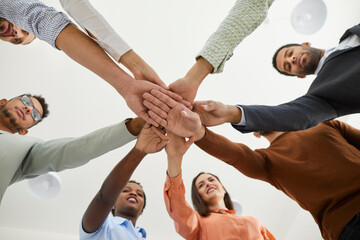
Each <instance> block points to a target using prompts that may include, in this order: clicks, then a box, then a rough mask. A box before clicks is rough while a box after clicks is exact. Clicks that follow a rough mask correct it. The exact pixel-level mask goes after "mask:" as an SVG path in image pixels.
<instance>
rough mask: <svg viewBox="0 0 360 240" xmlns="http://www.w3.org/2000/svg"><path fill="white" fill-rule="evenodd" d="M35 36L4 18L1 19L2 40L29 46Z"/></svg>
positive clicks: (0, 32)
mask: <svg viewBox="0 0 360 240" xmlns="http://www.w3.org/2000/svg"><path fill="white" fill-rule="evenodd" d="M34 38H35V36H34V35H33V34H31V33H28V32H26V31H24V30H22V29H21V28H19V27H18V26H16V25H14V24H12V23H11V22H9V21H8V20H6V19H4V18H0V39H1V40H3V41H6V42H10V43H12V44H28V43H30V42H31V41H32V40H34Z"/></svg>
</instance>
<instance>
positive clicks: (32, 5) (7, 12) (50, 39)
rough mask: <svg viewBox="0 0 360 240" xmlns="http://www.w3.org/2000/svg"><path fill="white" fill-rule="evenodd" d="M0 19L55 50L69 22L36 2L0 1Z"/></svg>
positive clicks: (61, 15) (36, 0)
mask: <svg viewBox="0 0 360 240" xmlns="http://www.w3.org/2000/svg"><path fill="white" fill-rule="evenodd" d="M0 2H1V4H0V17H2V18H5V19H6V20H8V21H9V22H11V23H13V24H15V25H17V26H19V27H20V28H21V29H23V30H25V31H27V32H29V33H32V34H34V35H35V36H36V37H37V38H39V39H40V40H43V41H45V42H47V43H49V44H50V45H51V46H53V47H54V48H56V46H55V41H56V38H57V37H58V35H59V34H60V32H61V31H62V30H63V29H64V28H65V27H66V26H67V25H68V24H69V23H71V21H70V20H69V19H68V18H67V17H66V16H65V14H63V13H61V12H58V11H56V10H55V9H54V8H52V7H48V6H46V5H45V4H43V3H42V2H40V1H38V0H0Z"/></svg>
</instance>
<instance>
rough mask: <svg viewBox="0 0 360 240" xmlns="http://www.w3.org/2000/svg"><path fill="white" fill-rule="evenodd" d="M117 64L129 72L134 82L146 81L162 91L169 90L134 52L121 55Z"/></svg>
mask: <svg viewBox="0 0 360 240" xmlns="http://www.w3.org/2000/svg"><path fill="white" fill-rule="evenodd" d="M119 62H120V63H122V64H123V65H124V66H125V67H126V68H128V69H129V70H130V71H131V73H132V74H133V75H134V78H135V79H136V80H146V81H149V82H152V83H155V84H157V85H159V86H160V87H162V88H164V89H169V88H168V86H166V84H165V83H164V82H163V81H161V79H160V77H159V76H158V75H157V73H156V72H155V71H154V69H152V68H151V67H150V65H149V64H147V63H146V62H145V61H144V60H143V59H142V58H141V57H140V56H139V55H137V54H136V53H135V52H134V50H130V51H128V52H126V53H125V54H124V55H122V56H121V58H120V60H119Z"/></svg>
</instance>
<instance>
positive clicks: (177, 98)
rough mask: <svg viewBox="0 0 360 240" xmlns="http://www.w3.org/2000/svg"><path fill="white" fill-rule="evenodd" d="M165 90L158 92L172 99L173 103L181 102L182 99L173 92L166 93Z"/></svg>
mask: <svg viewBox="0 0 360 240" xmlns="http://www.w3.org/2000/svg"><path fill="white" fill-rule="evenodd" d="M166 89H167V88H166ZM166 89H164V88H162V89H159V92H161V93H163V94H165V95H167V96H169V97H170V98H172V99H174V100H175V101H181V100H182V99H183V98H182V97H181V96H180V95H178V94H176V93H174V92H171V91H168V90H166Z"/></svg>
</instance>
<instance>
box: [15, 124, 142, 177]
mask: <svg viewBox="0 0 360 240" xmlns="http://www.w3.org/2000/svg"><path fill="white" fill-rule="evenodd" d="M136 131H137V130H134V132H136ZM135 138H136V137H135V136H133V135H132V134H130V132H129V130H128V129H127V127H126V125H125V121H123V122H121V123H118V124H115V125H112V126H109V127H105V128H102V129H99V130H97V131H94V132H92V133H90V134H87V135H84V136H82V137H77V138H61V139H55V140H50V141H46V142H39V143H36V144H35V145H34V146H33V147H32V149H31V151H30V152H29V154H28V155H27V157H26V158H25V160H24V165H23V167H22V169H21V171H22V173H23V176H21V178H22V179H23V178H27V177H31V176H34V175H40V174H43V173H46V172H48V171H56V172H58V171H62V170H65V169H69V168H75V167H78V166H81V165H83V164H85V163H87V162H88V161H90V160H91V159H94V158H96V157H98V156H101V155H102V154H105V153H107V152H109V151H111V150H114V149H116V148H119V147H121V146H123V145H125V144H126V143H128V142H130V141H132V140H134V139H135ZM17 180H21V179H17Z"/></svg>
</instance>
